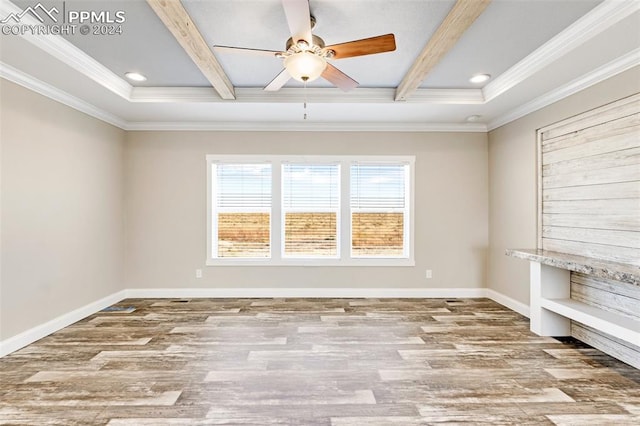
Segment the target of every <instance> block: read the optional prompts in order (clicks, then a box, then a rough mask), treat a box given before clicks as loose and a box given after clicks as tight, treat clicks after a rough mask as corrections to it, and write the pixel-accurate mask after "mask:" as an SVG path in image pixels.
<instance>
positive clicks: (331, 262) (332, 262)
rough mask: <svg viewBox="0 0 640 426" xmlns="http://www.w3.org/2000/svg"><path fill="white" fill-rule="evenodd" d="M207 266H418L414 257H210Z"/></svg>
mask: <svg viewBox="0 0 640 426" xmlns="http://www.w3.org/2000/svg"><path fill="white" fill-rule="evenodd" d="M206 265H207V266H243V267H244V266H303V267H309V266H316V267H317V266H321V267H326V266H330V267H335V266H366V267H370V266H384V267H412V266H416V263H415V261H414V259H349V260H338V259H326V260H324V259H323V260H317V259H295V260H294V259H286V260H285V259H281V260H274V259H264V260H262V259H225V260H219V259H209V260H207V261H206Z"/></svg>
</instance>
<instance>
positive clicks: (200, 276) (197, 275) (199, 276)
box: [196, 269, 202, 278]
mask: <svg viewBox="0 0 640 426" xmlns="http://www.w3.org/2000/svg"><path fill="white" fill-rule="evenodd" d="M196 278H202V269H196Z"/></svg>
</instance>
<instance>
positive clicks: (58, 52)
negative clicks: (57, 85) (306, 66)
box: [0, 0, 132, 100]
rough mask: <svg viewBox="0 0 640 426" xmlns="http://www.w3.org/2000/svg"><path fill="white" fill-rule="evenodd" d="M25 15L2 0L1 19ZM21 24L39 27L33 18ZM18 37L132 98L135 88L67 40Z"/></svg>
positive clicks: (25, 16) (59, 37)
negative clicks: (12, 14) (10, 15)
mask: <svg viewBox="0 0 640 426" xmlns="http://www.w3.org/2000/svg"><path fill="white" fill-rule="evenodd" d="M20 12H22V8H20V7H18V6H16V5H15V4H13V3H12V2H10V1H9V0H0V16H7V15H9V14H11V13H14V14H17V13H20ZM20 22H21V23H23V24H26V25H40V24H41V23H40V22H38V21H37V20H36V19H35V18H34V17H33V16H31V15H28V14H27V15H24V16H23V17H22V18H21V21H20ZM19 37H22V38H23V39H25V40H27V41H28V42H29V43H31V44H33V45H34V46H36V47H38V48H40V49H42V50H43V51H44V52H46V53H48V54H49V55H51V56H53V57H54V58H56V59H58V60H60V61H62V63H64V64H66V65H68V66H70V67H71V68H73V69H75V70H76V71H78V72H80V73H82V74H83V75H85V76H87V77H89V78H90V79H92V80H93V81H95V82H96V83H98V84H100V85H101V86H103V87H105V88H106V89H108V90H110V91H112V92H113V93H115V94H117V95H119V96H121V97H123V98H125V99H127V100H128V99H129V96H130V94H131V89H132V86H131V85H130V84H129V83H127V82H126V81H125V80H124V79H122V78H120V77H118V76H117V75H116V74H114V73H113V72H112V71H111V70H110V69H108V68H107V67H105V66H104V65H102V64H101V63H100V62H98V61H96V60H95V59H93V58H92V57H91V56H89V55H87V54H86V53H84V52H83V51H82V50H80V49H79V48H77V47H76V46H74V45H73V44H72V43H71V42H69V41H67V40H66V39H65V38H64V37H62V36H60V35H53V34H51V35H43V34H37V35H34V34H31V33H28V32H25V33H24V34H20V35H19Z"/></svg>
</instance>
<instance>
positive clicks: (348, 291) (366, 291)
mask: <svg viewBox="0 0 640 426" xmlns="http://www.w3.org/2000/svg"><path fill="white" fill-rule="evenodd" d="M485 290H486V289H484V288H337V287H333V288H328V287H324V288H232V287H230V288H135V289H129V290H127V292H126V294H127V297H135V298H154V297H157V298H189V297H194V298H198V297H211V298H227V297H241V298H250V297H269V298H271V297H310V298H331V297H336V298H341V297H350V298H351V297H353V298H372V297H374V298H433V299H442V298H474V297H486V292H485Z"/></svg>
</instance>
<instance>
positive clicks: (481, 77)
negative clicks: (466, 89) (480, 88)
mask: <svg viewBox="0 0 640 426" xmlns="http://www.w3.org/2000/svg"><path fill="white" fill-rule="evenodd" d="M490 78H491V76H490V75H489V74H475V75H474V76H472V77H471V78H470V79H469V81H470V82H472V83H484V82H485V81H488V80H489V79H490Z"/></svg>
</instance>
